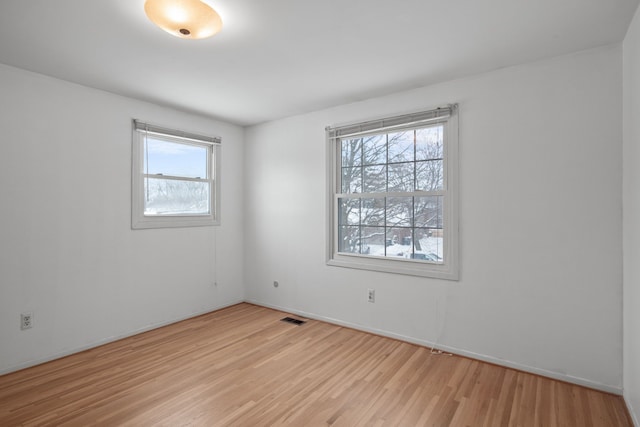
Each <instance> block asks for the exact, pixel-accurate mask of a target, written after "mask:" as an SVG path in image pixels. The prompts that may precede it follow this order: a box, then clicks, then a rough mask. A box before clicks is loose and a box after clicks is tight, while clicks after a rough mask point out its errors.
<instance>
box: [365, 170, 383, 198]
mask: <svg viewBox="0 0 640 427" xmlns="http://www.w3.org/2000/svg"><path fill="white" fill-rule="evenodd" d="M363 175H364V179H363V181H364V182H363V184H362V186H363V193H384V192H385V191H387V167H386V166H385V165H382V166H365V167H364V168H363Z"/></svg>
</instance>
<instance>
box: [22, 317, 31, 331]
mask: <svg viewBox="0 0 640 427" xmlns="http://www.w3.org/2000/svg"><path fill="white" fill-rule="evenodd" d="M32 327H33V314H31V313H22V314H21V315H20V329H22V330H23V331H24V330H25V329H31V328H32Z"/></svg>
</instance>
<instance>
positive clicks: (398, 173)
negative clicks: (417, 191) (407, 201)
mask: <svg viewBox="0 0 640 427" xmlns="http://www.w3.org/2000/svg"><path fill="white" fill-rule="evenodd" d="M414 165H415V163H393V164H390V165H389V166H388V168H389V190H388V191H413V181H414V179H413V168H414Z"/></svg>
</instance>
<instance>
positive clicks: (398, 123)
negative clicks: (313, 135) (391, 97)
mask: <svg viewBox="0 0 640 427" xmlns="http://www.w3.org/2000/svg"><path fill="white" fill-rule="evenodd" d="M430 124H442V125H443V128H444V142H443V157H444V158H443V169H444V170H443V173H444V180H443V189H442V190H441V191H438V192H425V193H424V194H425V195H426V196H428V195H432V194H434V193H437V195H442V196H443V237H444V239H443V255H444V256H443V262H442V263H434V262H428V261H422V260H415V259H405V258H394V257H378V256H371V255H361V254H355V253H354V254H351V253H339V252H338V215H339V204H338V199H339V198H340V197H343V196H344V195H343V194H341V191H342V189H341V179H342V177H341V170H340V169H341V164H340V162H341V139H346V138H353V137H355V136H365V135H373V134H381V133H385V132H395V131H400V130H411V129H419V128H422V127H426V126H428V125H430ZM326 137H327V176H328V180H327V181H328V185H327V189H328V191H327V196H328V197H327V205H328V208H329V212H328V221H327V223H328V224H327V264H328V265H330V266H337V267H346V268H355V269H362V270H373V271H381V272H387V273H395V274H406V275H411V276H421V277H432V278H438V279H447V280H458V279H459V267H458V266H459V255H458V253H459V252H458V246H459V242H458V179H459V178H458V105H457V104H451V105H447V106H445V107H440V108H437V109H433V110H426V111H420V112H416V113H411V114H404V115H400V116H394V117H385V118H382V119H376V120H369V121H366V122H358V123H349V124H345V125H340V126H333V127H327V128H326ZM389 194H390V195H397V193H389ZM363 196H365V197H366V193H363Z"/></svg>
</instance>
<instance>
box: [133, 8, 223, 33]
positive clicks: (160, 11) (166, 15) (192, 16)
mask: <svg viewBox="0 0 640 427" xmlns="http://www.w3.org/2000/svg"><path fill="white" fill-rule="evenodd" d="M144 11H145V13H146V14H147V17H148V18H149V19H150V20H151V22H153V23H154V24H156V25H157V26H158V27H160V28H162V29H163V30H165V31H166V32H168V33H170V34H173V35H174V36H176V37H180V38H183V39H204V38H206V37H211V36H213V35H214V34H216V33H218V32H220V30H221V29H222V20H221V19H220V15H218V13H217V12H216V11H215V10H213V8H212V7H211V6H209V5H208V4H206V3H204V2H202V1H201V0H147V1H146V2H145V4H144Z"/></svg>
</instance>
